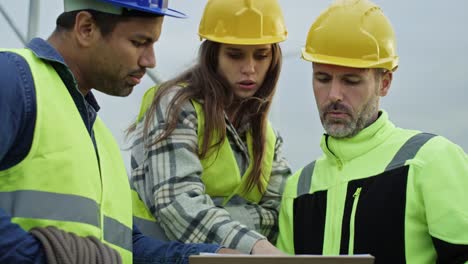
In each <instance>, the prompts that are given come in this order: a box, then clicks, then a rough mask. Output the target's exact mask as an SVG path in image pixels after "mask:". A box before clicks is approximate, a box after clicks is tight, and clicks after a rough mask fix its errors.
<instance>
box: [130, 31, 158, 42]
mask: <svg viewBox="0 0 468 264" xmlns="http://www.w3.org/2000/svg"><path fill="white" fill-rule="evenodd" d="M133 37H134V38H137V39H139V40H144V41H145V42H150V43H153V42H155V41H156V40H155V39H154V38H152V37H149V36H147V35H145V34H138V33H137V34H135V35H133Z"/></svg>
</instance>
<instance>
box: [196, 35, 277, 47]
mask: <svg viewBox="0 0 468 264" xmlns="http://www.w3.org/2000/svg"><path fill="white" fill-rule="evenodd" d="M198 35H199V36H200V40H203V39H207V40H211V41H213V42H218V43H223V44H232V45H264V44H274V43H280V42H283V41H285V40H286V36H278V37H270V38H265V37H262V38H260V37H259V38H252V39H247V38H236V37H216V36H212V35H204V34H198Z"/></svg>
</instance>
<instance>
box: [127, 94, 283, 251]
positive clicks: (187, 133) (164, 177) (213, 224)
mask: <svg viewBox="0 0 468 264" xmlns="http://www.w3.org/2000/svg"><path fill="white" fill-rule="evenodd" d="M173 95H174V93H171V94H169V95H166V96H165V97H163V100H162V101H161V103H160V104H159V106H158V107H157V109H156V118H155V120H154V122H153V126H152V129H151V131H150V134H149V137H148V138H141V137H137V138H136V140H135V141H134V144H133V146H132V175H131V177H132V184H133V187H134V188H135V189H136V190H137V191H138V193H139V194H140V196H141V197H142V199H143V201H144V202H145V204H146V205H147V206H148V208H149V209H150V211H151V212H152V213H153V215H154V216H155V217H156V219H158V221H159V222H160V224H161V226H162V228H163V229H164V230H165V232H166V235H167V236H168V237H169V238H170V239H175V240H180V241H182V242H187V243H188V242H190V243H202V242H203V243H216V244H220V245H223V246H226V247H230V248H235V249H238V250H240V251H242V252H244V253H250V251H251V250H252V248H253V245H254V244H255V243H256V242H257V241H258V240H260V239H265V237H268V238H269V239H275V238H276V235H277V223H278V210H279V203H280V196H281V193H282V190H283V186H284V183H285V179H286V177H287V176H289V175H290V169H289V166H288V165H287V163H286V161H285V160H284V159H283V158H282V157H281V156H280V146H281V142H282V140H281V137H278V140H277V145H276V150H277V153H276V155H275V161H274V166H273V171H272V175H271V180H270V182H269V185H268V187H267V191H266V193H265V195H264V196H263V197H262V200H261V202H260V203H259V204H252V203H248V202H246V201H244V202H241V203H235V204H233V203H230V204H228V205H227V206H226V207H224V208H221V207H219V206H216V205H215V204H214V202H213V200H212V199H211V197H210V196H209V195H207V194H206V193H205V186H204V184H203V182H202V181H201V174H202V171H203V168H202V165H201V163H200V160H199V158H198V155H197V154H196V153H197V151H198V136H197V123H198V122H197V116H196V112H195V109H194V108H193V105H192V104H191V103H190V102H187V103H185V104H184V105H183V107H182V111H181V113H180V115H179V116H178V122H177V127H176V129H175V130H174V131H173V132H172V133H171V135H170V136H169V137H168V138H166V139H165V140H163V141H161V142H159V143H158V144H156V145H153V146H149V144H148V143H150V142H152V141H154V139H155V138H156V137H157V136H158V135H160V134H161V133H162V132H163V129H164V127H165V125H166V121H167V120H166V112H167V108H168V105H169V102H170V101H171V99H172V98H173ZM142 127H143V122H140V123H139V124H138V127H137V131H136V135H141V131H142ZM236 136H238V135H236Z"/></svg>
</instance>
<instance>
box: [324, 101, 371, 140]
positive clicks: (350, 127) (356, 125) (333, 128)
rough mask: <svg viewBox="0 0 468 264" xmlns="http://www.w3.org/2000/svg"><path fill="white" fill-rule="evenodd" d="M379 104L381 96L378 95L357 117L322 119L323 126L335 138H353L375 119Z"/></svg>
mask: <svg viewBox="0 0 468 264" xmlns="http://www.w3.org/2000/svg"><path fill="white" fill-rule="evenodd" d="M378 105H379V97H378V96H376V97H374V98H373V99H371V100H370V101H369V102H368V103H367V104H366V105H365V106H364V107H363V109H362V110H361V111H360V112H359V113H358V115H357V118H356V119H354V118H353V119H351V121H349V122H333V121H330V122H327V121H326V120H324V119H322V125H323V128H324V129H325V131H326V132H327V134H328V135H330V136H332V137H334V138H352V137H354V136H355V135H357V134H358V133H359V132H361V131H362V130H363V129H364V128H366V127H368V126H369V125H370V124H372V123H373V122H374V121H375V120H374V116H375V115H376V114H377V112H378Z"/></svg>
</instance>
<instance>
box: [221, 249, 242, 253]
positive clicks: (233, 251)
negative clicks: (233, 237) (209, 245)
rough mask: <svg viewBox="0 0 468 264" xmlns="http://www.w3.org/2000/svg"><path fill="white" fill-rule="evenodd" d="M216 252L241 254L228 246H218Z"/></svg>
mask: <svg viewBox="0 0 468 264" xmlns="http://www.w3.org/2000/svg"><path fill="white" fill-rule="evenodd" d="M216 253H218V254H242V253H241V252H240V251H237V250H235V249H230V248H220V249H219V250H218V252H216Z"/></svg>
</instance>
